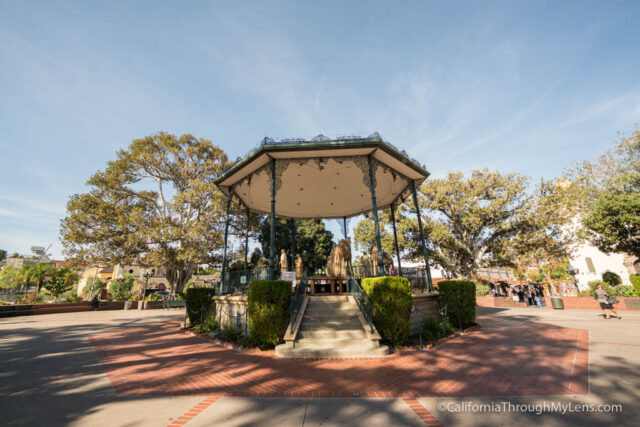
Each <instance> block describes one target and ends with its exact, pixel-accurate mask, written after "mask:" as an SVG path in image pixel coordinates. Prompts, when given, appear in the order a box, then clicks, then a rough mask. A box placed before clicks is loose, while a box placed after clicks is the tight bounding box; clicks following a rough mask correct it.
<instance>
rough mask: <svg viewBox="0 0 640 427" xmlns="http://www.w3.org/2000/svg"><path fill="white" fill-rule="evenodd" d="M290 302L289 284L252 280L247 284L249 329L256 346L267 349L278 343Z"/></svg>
mask: <svg viewBox="0 0 640 427" xmlns="http://www.w3.org/2000/svg"><path fill="white" fill-rule="evenodd" d="M290 301H291V282H287V281H284V280H254V281H252V282H251V283H250V284H249V296H248V301H247V304H248V307H247V308H248V310H249V327H250V328H251V334H252V336H253V340H254V342H255V343H256V344H257V345H259V346H260V347H262V348H267V347H273V346H275V345H276V344H278V343H279V342H280V339H281V337H282V336H284V330H285V327H286V325H285V320H286V315H287V312H288V309H289V303H290Z"/></svg>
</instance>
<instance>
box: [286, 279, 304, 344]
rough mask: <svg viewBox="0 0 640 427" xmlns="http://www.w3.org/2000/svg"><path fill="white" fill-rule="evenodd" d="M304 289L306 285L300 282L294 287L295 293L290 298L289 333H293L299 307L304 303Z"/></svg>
mask: <svg viewBox="0 0 640 427" xmlns="http://www.w3.org/2000/svg"><path fill="white" fill-rule="evenodd" d="M305 288H306V284H305V283H303V282H302V281H301V282H300V283H298V284H297V285H296V287H295V291H294V293H293V297H292V298H291V304H289V315H290V318H291V320H290V321H289V323H290V325H289V327H290V330H291V333H293V329H294V326H295V323H296V319H297V318H298V313H299V312H300V307H301V306H302V301H304V293H305V292H304V291H305Z"/></svg>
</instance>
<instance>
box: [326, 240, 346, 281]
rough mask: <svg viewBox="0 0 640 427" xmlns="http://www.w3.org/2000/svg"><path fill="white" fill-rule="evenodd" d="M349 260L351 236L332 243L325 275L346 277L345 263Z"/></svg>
mask: <svg viewBox="0 0 640 427" xmlns="http://www.w3.org/2000/svg"><path fill="white" fill-rule="evenodd" d="M350 262H351V238H350V237H347V238H346V239H342V240H340V241H339V242H338V244H335V243H334V244H333V247H332V248H331V252H330V253H329V258H328V259H327V276H329V277H347V263H350Z"/></svg>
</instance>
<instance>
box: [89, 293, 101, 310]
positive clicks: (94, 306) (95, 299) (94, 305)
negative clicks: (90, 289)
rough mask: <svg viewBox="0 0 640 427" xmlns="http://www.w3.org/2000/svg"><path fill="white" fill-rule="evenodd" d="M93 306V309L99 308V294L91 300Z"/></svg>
mask: <svg viewBox="0 0 640 427" xmlns="http://www.w3.org/2000/svg"><path fill="white" fill-rule="evenodd" d="M91 306H92V307H93V310H94V311H95V310H97V309H98V306H100V300H99V299H98V295H96V296H94V297H93V299H92V300H91Z"/></svg>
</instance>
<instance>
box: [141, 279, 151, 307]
mask: <svg viewBox="0 0 640 427" xmlns="http://www.w3.org/2000/svg"><path fill="white" fill-rule="evenodd" d="M142 277H144V288H142V298H141V300H140V301H141V302H140V306H141V307H142V306H143V305H144V298H145V297H146V295H145V294H146V293H147V284H148V283H149V277H151V273H149V272H148V271H145V272H144V274H143V275H142Z"/></svg>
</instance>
